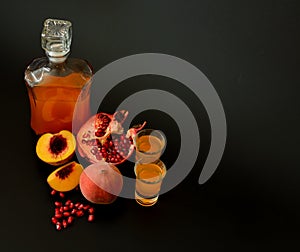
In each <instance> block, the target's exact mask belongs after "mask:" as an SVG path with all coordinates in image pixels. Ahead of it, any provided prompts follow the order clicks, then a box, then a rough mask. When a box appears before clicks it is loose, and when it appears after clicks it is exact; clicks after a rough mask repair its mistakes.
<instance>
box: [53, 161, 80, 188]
mask: <svg viewBox="0 0 300 252" xmlns="http://www.w3.org/2000/svg"><path fill="white" fill-rule="evenodd" d="M82 171H83V167H82V166H81V165H80V164H78V163H76V162H74V161H73V162H70V163H68V164H65V165H64V166H62V167H60V168H58V169H56V170H55V171H53V172H52V173H51V174H50V175H49V176H48V178H47V182H48V184H49V186H50V187H51V188H53V189H54V190H56V191H59V192H67V191H71V190H73V189H74V188H75V187H76V186H77V185H78V184H79V177H80V174H81V173H82Z"/></svg>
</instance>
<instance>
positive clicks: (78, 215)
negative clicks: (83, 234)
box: [76, 210, 84, 217]
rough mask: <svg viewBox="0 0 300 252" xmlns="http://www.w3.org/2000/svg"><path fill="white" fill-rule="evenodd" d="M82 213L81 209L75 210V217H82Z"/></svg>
mask: <svg viewBox="0 0 300 252" xmlns="http://www.w3.org/2000/svg"><path fill="white" fill-rule="evenodd" d="M83 215H84V212H83V211H82V210H79V211H77V212H76V216H77V217H82V216H83Z"/></svg>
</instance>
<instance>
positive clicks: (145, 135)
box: [133, 129, 166, 163]
mask: <svg viewBox="0 0 300 252" xmlns="http://www.w3.org/2000/svg"><path fill="white" fill-rule="evenodd" d="M133 141H134V144H135V148H136V155H135V158H136V161H137V162H139V163H153V162H155V161H156V160H159V159H160V156H161V154H162V152H163V150H164V148H165V146H166V139H165V137H164V135H163V133H162V132H161V131H159V130H155V129H143V130H141V131H139V132H138V133H137V134H136V136H135V137H134V139H133Z"/></svg>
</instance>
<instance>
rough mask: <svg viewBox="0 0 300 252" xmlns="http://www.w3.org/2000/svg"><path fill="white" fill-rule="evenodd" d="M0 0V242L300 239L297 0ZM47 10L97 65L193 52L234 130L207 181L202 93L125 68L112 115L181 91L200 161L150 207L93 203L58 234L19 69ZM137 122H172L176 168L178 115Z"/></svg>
mask: <svg viewBox="0 0 300 252" xmlns="http://www.w3.org/2000/svg"><path fill="white" fill-rule="evenodd" d="M1 5H2V6H1V16H0V21H1V42H0V43H1V46H0V48H1V56H2V63H1V82H2V83H1V132H2V135H1V151H2V158H1V182H0V188H1V198H0V200H1V210H0V213H1V215H0V216H1V225H0V227H1V228H0V232H1V233H0V237H1V238H0V239H1V240H0V241H1V242H0V247H1V251H20V250H23V249H26V250H28V251H40V250H43V251H67V250H69V251H79V250H84V251H115V250H122V249H126V250H133V251H135V250H139V249H143V250H146V251H148V250H149V251H150V250H154V251H155V250H158V251H164V250H175V249H177V250H179V249H180V250H182V249H187V248H189V249H190V248H192V249H194V250H197V251H201V250H202V251H223V250H225V249H239V250H240V251H253V250H255V251H262V250H268V251H269V250H271V249H274V248H283V249H289V247H292V246H295V245H297V239H299V224H300V222H299V211H300V204H299V193H300V186H299V175H300V172H299V161H298V155H299V140H300V138H299V134H298V131H299V126H300V125H299V105H300V103H299V99H298V93H299V78H298V72H299V71H298V69H299V63H298V61H299V56H300V55H299V45H300V41H299V28H300V27H299V24H300V22H299V16H300V15H299V14H300V13H299V7H300V5H299V1H297V0H294V1H290V0H285V1H284V0H281V1H277V0H272V1H271V0H265V1H238V0H227V1H223V0H212V1H208V0H206V1H202V0H199V1H175V0H174V1H162V0H161V1H145V0H144V1H89V0H86V1H80V2H74V1H30V0H28V1H6V2H4V3H2V4H1ZM48 17H53V18H63V19H69V20H71V21H72V23H73V32H74V36H73V43H72V55H71V56H72V57H79V58H85V59H88V60H89V61H90V63H91V64H92V65H93V66H94V69H95V71H97V70H99V69H100V68H102V67H103V66H105V65H106V64H108V63H110V62H112V61H114V60H117V59H119V58H121V57H124V56H128V55H132V54H136V53H147V52H156V53H165V54H170V55H174V56H177V57H179V58H182V59H184V60H187V61H188V62H190V63H191V64H193V65H195V66H196V67H197V68H199V69H200V70H201V71H202V72H203V73H204V74H205V75H206V76H207V77H208V78H209V80H210V81H211V82H212V83H213V85H214V87H215V89H216V91H217V92H218V94H219V96H220V98H221V100H222V103H223V106H224V110H225V112H226V118H227V124H228V140H227V145H226V150H225V153H224V156H223V159H222V161H221V163H220V165H219V167H218V169H217V171H216V173H215V174H214V175H213V177H212V178H211V179H210V180H209V181H208V182H207V183H205V184H204V185H199V184H198V178H199V175H200V172H201V169H202V166H203V163H204V161H205V158H206V155H207V152H208V148H209V142H210V132H209V122H208V118H207V115H206V113H205V110H204V108H203V106H202V105H201V102H200V101H199V100H197V98H196V97H194V96H193V94H192V93H191V92H190V91H189V90H187V89H186V88H184V87H183V86H182V85H181V84H179V83H177V82H175V81H173V80H170V79H168V78H164V77H159V76H141V77H136V78H132V79H129V80H126V81H124V82H122V83H120V85H119V86H117V87H116V88H115V89H113V90H112V92H111V93H110V94H109V96H108V97H107V99H106V100H105V102H104V103H103V104H102V109H103V110H106V111H108V112H109V111H112V110H113V109H114V108H115V106H117V103H118V102H120V101H121V100H122V99H123V98H125V97H126V96H127V95H130V94H132V93H133V92H134V91H136V90H141V89H143V88H149V87H153V88H160V87H161V88H162V89H165V90H169V91H171V92H172V93H174V94H176V95H178V96H179V97H180V98H181V99H182V100H184V101H185V102H186V103H187V104H188V106H189V107H190V108H191V110H192V111H193V113H194V114H195V118H196V119H197V122H198V123H199V125H200V134H201V139H202V142H201V149H200V154H199V158H198V160H197V163H196V165H195V167H194V168H193V170H192V172H191V173H190V174H189V175H188V177H187V178H186V179H185V180H184V181H183V182H182V183H181V184H180V185H179V186H177V187H176V188H175V189H173V190H172V191H170V192H168V193H166V194H163V195H161V196H160V198H159V202H158V203H157V205H155V206H153V207H151V208H143V207H141V206H139V205H138V204H137V203H136V202H135V201H134V200H129V199H122V198H118V200H117V201H116V202H115V203H114V204H112V205H109V206H99V207H97V209H96V210H97V213H96V218H97V219H96V221H95V223H93V224H91V223H88V222H87V221H85V220H83V219H82V220H79V221H78V222H77V223H76V225H74V226H73V227H72V228H69V229H66V230H63V231H62V232H57V231H55V229H54V227H53V225H52V224H51V223H50V217H51V215H52V213H53V199H52V198H51V197H50V195H49V191H50V189H49V187H48V185H47V183H46V178H47V175H48V174H49V173H50V172H51V171H52V169H53V168H50V167H48V166H46V165H44V164H43V163H42V162H41V161H39V160H38V159H37V157H36V155H35V141H36V138H35V137H34V134H33V133H32V131H31V129H30V126H29V125H30V111H29V101H28V97H27V93H26V89H25V84H24V81H23V73H24V69H25V68H26V65H28V64H29V62H30V61H31V60H32V59H33V58H35V57H38V56H42V55H43V51H42V49H41V47H40V32H41V29H42V24H43V21H44V19H46V18H48ZM158 118H159V119H158ZM144 119H147V120H148V121H149V125H148V126H151V127H155V128H160V129H162V130H164V131H165V132H166V134H167V136H168V143H169V144H168V148H167V150H166V152H165V153H164V156H163V157H162V159H163V160H164V161H165V163H166V164H167V165H168V166H170V165H172V163H173V162H174V160H175V159H176V155H177V153H178V148H179V147H178V146H179V142H180V139H179V138H178V137H177V136H178V129H177V126H176V122H174V121H173V120H172V118H169V117H168V115H165V114H163V113H161V112H158V111H147V112H144V113H142V114H140V115H139V116H138V118H136V120H137V121H139V120H144ZM131 168H132V164H130V163H128V164H124V165H122V166H120V170H121V171H125V170H127V172H128V169H131ZM125 172H126V171H125ZM294 248H295V247H294ZM289 250H290V249H289Z"/></svg>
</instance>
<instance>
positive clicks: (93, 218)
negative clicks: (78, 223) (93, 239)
mask: <svg viewBox="0 0 300 252" xmlns="http://www.w3.org/2000/svg"><path fill="white" fill-rule="evenodd" d="M94 220H95V216H94V215H93V214H90V215H89V216H88V221H89V222H92V221H94Z"/></svg>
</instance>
